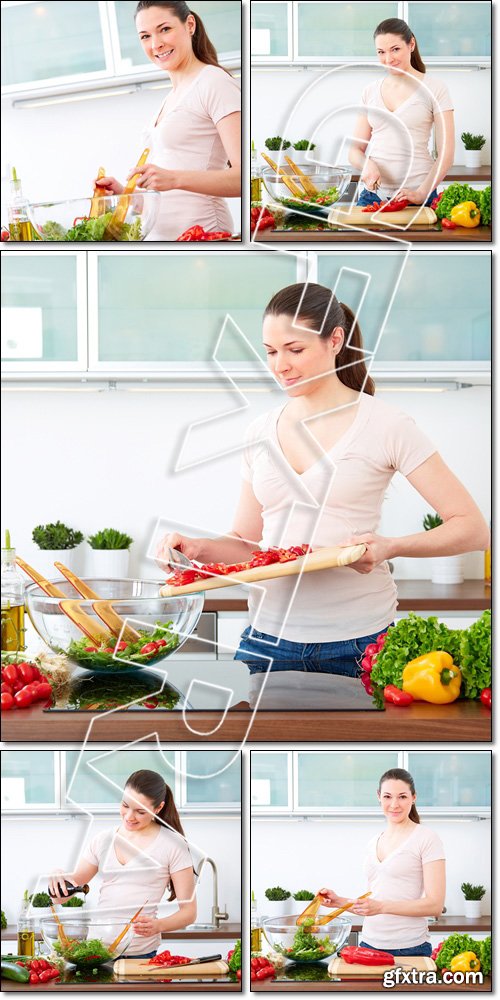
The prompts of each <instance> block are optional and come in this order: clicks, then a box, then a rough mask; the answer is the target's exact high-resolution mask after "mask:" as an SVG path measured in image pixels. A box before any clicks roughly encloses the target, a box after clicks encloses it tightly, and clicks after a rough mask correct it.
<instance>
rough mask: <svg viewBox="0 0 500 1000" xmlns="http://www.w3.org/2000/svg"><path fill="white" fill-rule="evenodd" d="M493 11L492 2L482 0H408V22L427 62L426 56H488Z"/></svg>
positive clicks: (489, 52)
mask: <svg viewBox="0 0 500 1000" xmlns="http://www.w3.org/2000/svg"><path fill="white" fill-rule="evenodd" d="M491 11H492V8H491V4H490V3H482V2H480V0H474V2H473V3H434V2H432V3H409V4H408V24H409V25H410V27H411V30H412V31H413V32H414V34H415V38H416V39H417V42H418V47H419V50H420V54H421V56H422V59H423V60H424V62H425V58H426V56H427V57H429V56H442V57H447V58H450V57H452V56H455V57H457V56H458V57H460V56H463V57H464V58H467V57H470V56H489V55H490V54H491Z"/></svg>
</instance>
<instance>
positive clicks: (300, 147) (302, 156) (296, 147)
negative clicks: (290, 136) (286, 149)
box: [291, 139, 316, 167]
mask: <svg viewBox="0 0 500 1000" xmlns="http://www.w3.org/2000/svg"><path fill="white" fill-rule="evenodd" d="M292 147H293V153H292V154H291V159H293V161H294V163H297V164H298V165H299V166H303V165H304V164H306V166H307V165H308V166H310V167H314V166H315V164H314V163H313V161H312V157H311V155H310V153H311V151H312V150H313V149H316V144H315V143H314V142H311V141H310V140H309V139H299V140H298V141H297V142H293V143H292Z"/></svg>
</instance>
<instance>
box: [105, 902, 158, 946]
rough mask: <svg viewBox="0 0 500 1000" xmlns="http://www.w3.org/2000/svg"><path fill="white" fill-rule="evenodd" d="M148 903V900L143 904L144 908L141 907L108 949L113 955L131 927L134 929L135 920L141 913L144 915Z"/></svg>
mask: <svg viewBox="0 0 500 1000" xmlns="http://www.w3.org/2000/svg"><path fill="white" fill-rule="evenodd" d="M147 903H148V900H146V902H145V903H143V904H142V906H140V907H139V909H138V910H137V913H134V916H133V917H131V918H130V920H129V921H128V923H127V924H125V927H124V928H123V930H122V931H120V933H119V935H118V937H117V938H115V940H114V941H113V942H112V943H111V944H110V946H109V948H108V951H110V952H111V954H113V952H114V950H115V948H118V945H119V944H120V941H122V939H123V938H124V937H125V934H126V933H127V931H128V929H129V927H132V924H133V922H134V920H137V917H138V916H139V913H142V911H143V909H144V907H145V906H147Z"/></svg>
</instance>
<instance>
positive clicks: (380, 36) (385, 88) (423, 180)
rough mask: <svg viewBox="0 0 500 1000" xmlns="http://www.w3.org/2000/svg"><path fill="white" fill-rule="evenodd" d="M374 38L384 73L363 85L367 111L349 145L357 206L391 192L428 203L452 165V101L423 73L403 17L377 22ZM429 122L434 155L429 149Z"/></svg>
mask: <svg viewBox="0 0 500 1000" xmlns="http://www.w3.org/2000/svg"><path fill="white" fill-rule="evenodd" d="M373 37H374V39H375V45H376V49H377V55H378V58H379V61H380V62H381V63H382V65H383V66H385V67H386V68H387V74H386V75H384V76H382V77H379V78H377V80H375V81H374V82H373V83H370V84H369V85H368V86H367V87H365V89H364V91H363V94H362V98H361V100H362V103H363V104H364V105H365V107H366V112H365V114H363V115H361V116H360V117H359V118H358V120H357V123H356V127H355V129H354V137H355V138H356V139H358V140H359V142H357V143H353V144H352V146H351V150H350V156H349V158H350V161H351V163H352V165H353V166H354V167H357V168H358V169H359V170H361V184H362V185H364V187H363V189H362V190H361V194H360V196H359V200H358V205H370V204H372V203H373V202H379V201H381V200H386V199H388V198H392V197H393V196H394V195H395V194H397V195H398V198H406V199H407V200H408V201H409V202H410V203H411V204H412V205H430V204H431V202H432V200H433V199H434V198H435V197H436V195H437V185H438V184H439V183H440V182H441V181H442V180H443V179H444V178H445V177H446V175H447V173H448V170H449V169H450V167H451V166H452V165H453V157H454V152H455V127H454V121H453V103H452V101H451V98H450V95H449V93H448V89H447V87H446V85H445V84H444V83H442V81H441V80H439V79H438V78H437V77H433V76H428V74H427V73H426V68H425V65H424V63H423V62H422V59H421V56H420V53H419V51H418V45H417V40H416V38H415V36H414V34H413V32H412V30H411V28H409V27H408V25H407V24H406V22H405V21H401V20H400V19H399V18H396V17H391V18H389V19H388V20H386V21H382V22H381V24H379V25H378V27H377V28H376V29H375V32H374V36H373ZM433 127H434V130H435V144H436V148H437V154H438V155H437V160H433V159H432V156H431V154H430V153H429V140H430V136H431V132H432V128H433ZM368 144H369V146H368ZM367 152H368V158H366V153H367Z"/></svg>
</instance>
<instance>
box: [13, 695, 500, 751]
mask: <svg viewBox="0 0 500 1000" xmlns="http://www.w3.org/2000/svg"><path fill="white" fill-rule="evenodd" d="M4 716H5V717H3V718H2V739H3V740H4V741H5V742H7V743H10V742H27V743H31V742H36V743H38V742H42V743H43V742H45V741H55V742H58V741H64V742H80V741H83V740H84V739H85V738H86V737H88V739H89V741H90V742H102V741H103V740H104V741H111V742H114V741H115V740H117V741H121V740H123V734H124V732H126V735H127V741H129V742H130V741H133V740H138V739H144V737H145V736H146V735H148V734H150V733H151V731H152V728H153V729H154V730H155V732H157V733H158V738H159V739H160V740H162V741H165V742H169V741H172V742H177V741H180V742H185V741H186V740H188V741H189V742H190V743H194V742H198V741H201V742H203V743H209V742H221V741H222V742H225V741H228V742H235V743H236V742H238V743H240V742H241V741H242V740H243V739H244V738H245V737H246V736H248V738H249V739H251V740H252V741H254V742H261V741H265V742H268V741H272V742H283V743H288V744H289V743H291V742H304V741H305V740H308V739H310V733H311V732H314V738H315V740H317V741H318V742H322V741H323V740H325V741H328V742H339V741H345V742H348V743H349V742H350V743H377V742H394V741H395V740H408V737H409V734H411V739H412V741H414V742H421V741H424V742H431V743H443V742H453V743H462V742H472V743H489V742H491V738H492V736H491V710H490V709H489V708H486V706H485V705H482V704H481V703H480V702H479V701H458V702H454V703H453V704H452V705H429V704H427V703H425V702H414V703H413V704H412V705H409V706H408V707H407V708H397V707H396V706H395V705H390V704H387V705H386V708H385V711H381V712H372V711H368V712H359V711H358V712H355V711H349V712H347V711H339V712H332V711H307V712H302V711H295V712H292V711H281V712H278V711H274V710H273V711H261V712H257V713H256V715H255V718H254V720H253V723H252V715H251V711H250V708H249V706H248V704H247V703H246V702H240V703H239V704H238V705H237V706H236V707H235V708H234V709H229V711H228V712H227V715H226V716H225V718H224V719H223V721H222V722H221V721H220V720H221V715H220V713H219V712H213V711H190V712H189V713H188V716H189V725H190V728H189V729H188V728H187V726H186V723H185V721H184V717H183V713H182V712H176V711H173V712H158V711H153V712H148V713H145V712H130V711H128V712H120V711H117V712H112V713H109V712H108V713H105V714H102V715H99V714H92V712H78V711H69V712H65V711H61V712H54V713H52V714H51V713H50V712H43V710H42V709H41V708H40V706H39V705H36V704H35V705H33V706H31V707H30V708H26V709H24V710H23V711H22V712H9V713H4ZM91 723H92V725H91V728H90V732H89V726H90V724H91ZM251 723H252V724H251ZM250 724H251V729H250V730H249V726H250Z"/></svg>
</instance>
